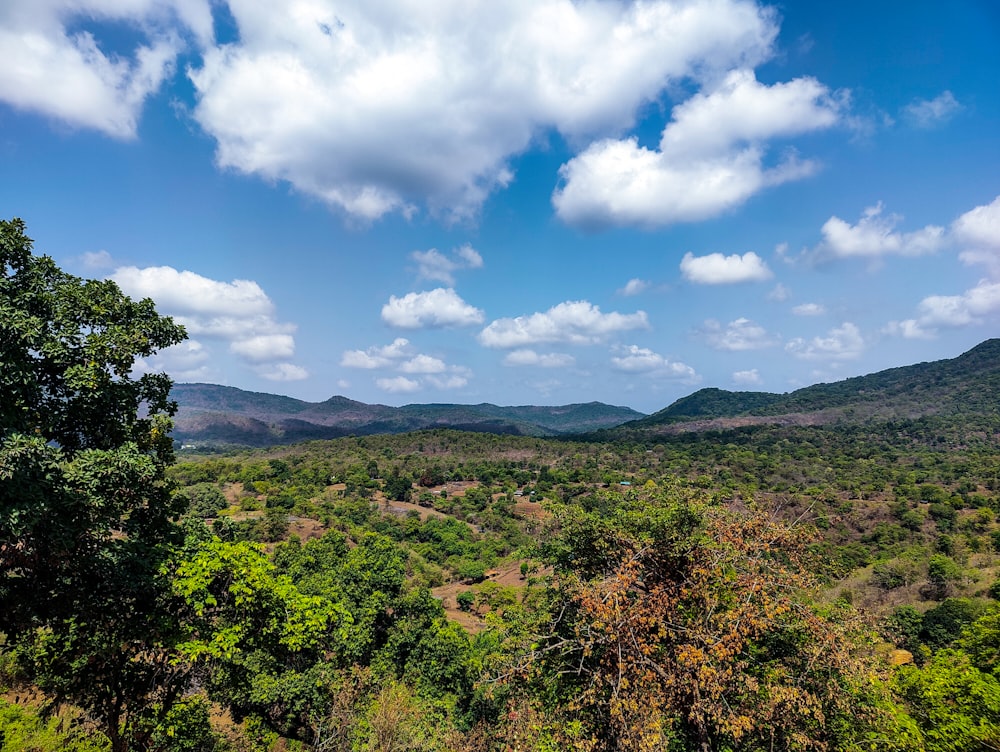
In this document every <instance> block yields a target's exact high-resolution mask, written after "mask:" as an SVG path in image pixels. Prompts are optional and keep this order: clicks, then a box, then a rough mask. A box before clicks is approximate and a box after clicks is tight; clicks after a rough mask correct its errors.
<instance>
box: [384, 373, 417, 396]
mask: <svg viewBox="0 0 1000 752" xmlns="http://www.w3.org/2000/svg"><path fill="white" fill-rule="evenodd" d="M375 383H376V385H378V388H379V389H381V390H382V391H384V392H389V393H391V394H408V393H411V392H417V391H420V382H419V381H415V380H413V379H408V378H406V377H405V376H395V377H393V378H384V379H375Z"/></svg>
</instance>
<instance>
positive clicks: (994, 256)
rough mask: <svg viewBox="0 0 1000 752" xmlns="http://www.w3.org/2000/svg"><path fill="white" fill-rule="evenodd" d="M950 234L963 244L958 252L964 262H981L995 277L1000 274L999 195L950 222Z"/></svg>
mask: <svg viewBox="0 0 1000 752" xmlns="http://www.w3.org/2000/svg"><path fill="white" fill-rule="evenodd" d="M951 233H952V236H953V237H954V239H955V241H956V242H957V243H959V244H960V245H961V246H963V247H964V250H963V251H962V252H961V253H960V254H959V258H961V259H962V261H963V262H965V263H966V264H984V265H985V266H986V267H988V268H989V270H990V273H991V274H992V275H993V277H994V278H997V277H1000V196H997V197H996V198H995V199H993V202H992V203H990V204H986V205H984V206H977V207H976V208H974V209H970V210H969V211H967V212H966V213H965V214H963V215H962V216H960V217H959V218H958V219H956V220H955V221H954V222H952V225H951Z"/></svg>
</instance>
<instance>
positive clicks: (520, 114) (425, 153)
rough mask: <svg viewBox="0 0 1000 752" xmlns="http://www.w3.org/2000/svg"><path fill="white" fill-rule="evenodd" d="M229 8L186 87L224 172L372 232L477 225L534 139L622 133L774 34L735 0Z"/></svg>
mask: <svg viewBox="0 0 1000 752" xmlns="http://www.w3.org/2000/svg"><path fill="white" fill-rule="evenodd" d="M230 10H231V12H232V14H233V17H234V20H235V22H236V24H237V25H238V26H239V30H240V38H239V40H238V41H237V42H233V43H229V44H219V45H215V46H212V47H211V48H210V49H208V50H206V52H205V54H204V56H203V60H202V62H201V65H200V66H195V67H194V68H193V69H192V70H191V71H190V74H189V75H190V78H191V81H192V83H193V84H194V87H195V94H196V98H197V105H196V107H195V110H194V117H195V119H196V120H197V121H198V122H199V123H200V124H201V126H202V128H203V129H204V130H205V131H206V132H207V133H208V134H210V135H211V136H212V137H213V138H214V139H215V141H216V144H217V148H216V159H217V162H218V163H219V165H220V166H222V167H225V168H232V169H235V170H239V171H241V172H244V173H247V174H252V175H257V176H260V177H262V178H264V179H268V180H284V181H288V182H289V183H291V184H292V185H293V186H295V187H296V188H297V189H298V190H300V191H303V192H305V193H308V194H310V195H314V196H317V197H319V198H320V199H322V200H324V201H326V202H327V203H329V204H331V205H333V206H337V207H340V208H342V209H343V210H344V211H346V212H348V213H349V214H351V215H354V216H358V217H363V218H366V219H376V218H378V217H380V216H382V215H384V214H386V213H388V212H401V213H404V214H408V213H412V212H413V211H414V210H415V209H416V207H417V206H418V205H421V204H425V203H426V205H427V206H429V208H430V209H431V210H432V211H437V212H441V213H444V214H446V215H448V216H450V217H454V218H463V217H467V216H470V215H472V214H474V213H475V212H476V211H477V209H478V207H479V206H480V205H481V203H482V202H483V201H484V200H485V198H486V197H487V196H488V195H489V194H490V193H491V192H492V191H494V190H496V189H497V188H500V187H503V186H505V185H507V184H508V183H509V182H510V180H511V179H512V177H513V175H512V173H511V170H510V166H509V161H510V159H511V158H512V157H513V156H515V155H517V154H519V153H522V152H523V151H525V150H526V149H527V148H528V147H529V146H530V144H531V142H532V139H533V138H535V137H536V136H537V134H538V133H541V132H544V131H546V130H550V129H555V130H557V131H559V132H561V133H562V134H564V135H566V136H569V137H571V138H579V137H585V136H588V135H591V134H599V133H608V132H620V131H621V130H622V129H625V128H628V127H630V126H631V125H632V124H633V121H634V118H635V115H636V112H637V111H638V109H639V108H640V107H641V106H642V105H644V104H646V103H648V102H651V101H655V100H656V98H657V97H658V95H659V93H660V92H661V91H662V90H663V89H664V87H665V86H667V85H668V84H670V83H671V82H677V81H681V80H688V79H690V78H691V77H692V76H709V75H711V74H712V73H713V72H714V71H717V70H727V69H730V68H733V67H738V66H754V65H756V64H757V63H759V62H761V61H762V60H765V59H767V58H768V57H770V56H771V54H772V45H773V41H774V39H775V37H776V35H777V31H778V28H777V23H776V18H775V15H774V13H773V12H772V11H770V10H769V9H766V8H761V7H758V6H757V5H756V4H755V3H748V2H742V1H741V0H710V1H707V0H702V1H700V2H678V1H677V0H650V1H649V2H622V3H617V2H592V3H569V2H565V1H564V0H514V1H513V2H503V3H496V2H487V0H479V1H478V2H469V3H444V4H442V3H415V4H414V3H408V4H406V5H405V6H403V5H402V4H398V3H380V4H372V3H365V2H361V1H360V0H348V1H347V2H341V3H338V4H337V5H336V7H335V8H334V7H331V6H329V5H326V4H319V3H301V4H296V5H294V6H291V9H290V8H289V7H288V6H286V5H282V4H273V3H239V4H235V3H234V4H231V5H230ZM553 29H558V30H559V32H558V34H554V33H553V31H552V30H553Z"/></svg>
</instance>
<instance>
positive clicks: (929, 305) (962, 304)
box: [887, 280, 1000, 339]
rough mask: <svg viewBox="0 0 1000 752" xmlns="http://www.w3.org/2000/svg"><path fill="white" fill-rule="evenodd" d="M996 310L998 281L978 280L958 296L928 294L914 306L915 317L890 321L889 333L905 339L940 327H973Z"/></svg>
mask: <svg viewBox="0 0 1000 752" xmlns="http://www.w3.org/2000/svg"><path fill="white" fill-rule="evenodd" d="M997 313H1000V282H992V281H989V280H982V281H981V282H980V283H979V284H978V285H976V286H975V287H973V288H972V289H970V290H966V291H965V292H964V293H962V294H961V295H929V296H928V297H926V298H924V299H923V300H922V301H920V304H919V305H918V306H917V316H916V317H915V318H912V319H906V320H905V321H898V322H892V323H890V324H889V326H888V327H887V331H888V332H889V333H891V334H898V335H900V336H902V337H906V338H908V339H929V338H932V337H935V336H937V334H938V331H939V330H940V329H942V328H945V329H954V328H958V327H964V326H976V325H980V324H983V323H985V322H986V320H987V319H988V318H989V317H991V316H993V315H995V314H997Z"/></svg>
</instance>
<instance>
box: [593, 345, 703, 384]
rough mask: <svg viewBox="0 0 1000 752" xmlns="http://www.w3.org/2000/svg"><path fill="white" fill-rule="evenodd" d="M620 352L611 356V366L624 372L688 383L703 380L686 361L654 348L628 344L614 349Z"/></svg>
mask: <svg viewBox="0 0 1000 752" xmlns="http://www.w3.org/2000/svg"><path fill="white" fill-rule="evenodd" d="M614 351H615V352H617V353H619V354H618V355H614V356H612V358H611V367H612V368H614V369H615V370H616V371H622V372H623V373H636V374H640V373H641V374H646V375H649V376H652V377H659V378H669V379H679V380H680V381H683V382H685V383H688V384H693V383H697V382H698V381H700V380H701V377H700V376H698V374H697V372H696V371H695V370H694V369H693V368H692V367H691V366H689V365H687V364H686V363H681V362H679V361H676V360H670V359H669V358H665V357H663V356H662V355H660V354H659V353H656V352H653V351H652V350H650V349H648V348H645V347H639V346H638V345H627V346H621V347H617V348H615V350H614Z"/></svg>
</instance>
